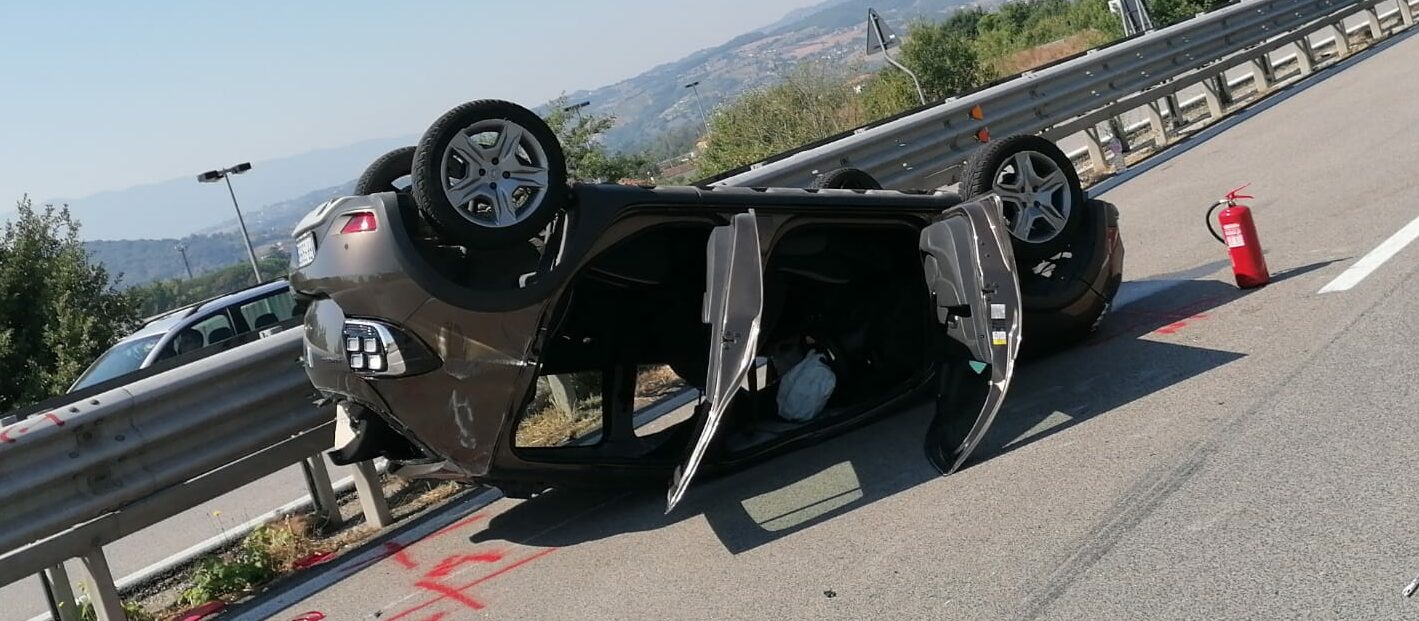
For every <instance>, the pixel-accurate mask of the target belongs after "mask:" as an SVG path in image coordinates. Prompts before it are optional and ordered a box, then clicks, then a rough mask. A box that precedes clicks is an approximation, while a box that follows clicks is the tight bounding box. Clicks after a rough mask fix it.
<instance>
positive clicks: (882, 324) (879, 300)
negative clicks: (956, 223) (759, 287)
mask: <svg viewBox="0 0 1419 621" xmlns="http://www.w3.org/2000/svg"><path fill="white" fill-rule="evenodd" d="M710 231H711V227H710V226H708V225H705V224H686V223H677V224H666V225H661V226H659V227H657V228H654V229H650V230H648V231H645V232H643V233H641V234H639V235H636V236H633V237H631V238H628V239H626V240H624V241H622V242H620V243H619V244H617V245H616V246H613V247H611V248H609V249H607V250H606V251H604V252H602V253H601V254H600V255H599V256H597V257H595V258H594V259H592V260H591V261H590V262H589V263H588V264H587V265H586V266H585V267H584V268H583V269H582V270H581V271H580V273H578V274H577V275H576V276H575V277H574V279H573V282H572V284H571V285H570V286H569V287H568V290H567V294H566V295H565V296H564V298H563V300H562V302H561V305H560V308H558V309H557V312H556V317H557V319H556V320H555V321H554V323H553V324H552V326H551V330H552V334H553V336H552V337H551V339H550V341H549V343H548V344H547V346H546V347H545V349H544V355H543V361H542V362H543V366H542V374H543V378H544V381H539V382H538V384H537V386H538V388H537V389H536V391H535V393H534V394H532V395H529V399H528V404H527V407H526V408H524V409H523V411H522V412H521V414H520V417H519V420H518V432H517V434H515V447H514V448H515V449H529V450H530V451H531V454H529V455H528V456H527V458H528V459H533V460H535V459H538V458H539V457H538V455H539V454H541V453H538V452H539V451H547V452H549V454H548V455H549V459H557V458H556V457H551V456H550V453H555V452H557V451H568V452H571V453H577V452H586V451H590V452H594V453H595V454H596V455H598V456H601V457H608V458H618V457H624V458H636V459H642V460H643V459H646V458H652V459H654V458H657V457H663V458H665V459H669V460H678V459H679V458H680V457H681V456H682V455H683V454H684V451H685V450H686V446H687V444H688V443H690V442H692V441H693V436H694V434H693V433H692V432H693V431H694V428H695V427H696V426H697V424H698V423H699V421H696V420H695V419H693V418H690V419H685V420H681V421H678V422H677V423H676V424H673V425H670V426H668V427H664V428H659V427H661V426H657V428H658V430H657V431H655V432H654V433H650V434H648V435H641V434H636V435H631V434H627V433H621V434H614V433H606V434H598V435H601V436H603V437H601V438H599V439H597V440H596V442H595V444H593V445H592V446H591V447H588V448H585V449H580V448H573V449H567V448H545V447H546V446H547V445H548V444H547V443H545V440H546V438H545V437H540V438H538V437H531V436H533V435H535V434H524V433H523V432H524V430H525V429H526V428H530V427H531V428H535V427H536V425H535V424H533V423H535V422H536V421H537V419H538V418H539V417H545V416H547V411H548V410H549V409H550V408H556V407H558V404H557V403H556V399H554V398H552V396H549V395H548V394H547V393H548V391H550V390H552V389H553V384H552V383H550V382H548V381H545V379H546V378H548V377H550V376H557V377H559V378H567V377H571V378H580V379H578V380H576V381H575V382H574V383H577V384H579V388H580V389H581V390H583V391H584V393H578V399H579V400H580V401H581V403H582V405H583V407H574V409H577V410H578V411H577V412H575V413H571V414H573V415H574V416H579V417H594V418H597V419H598V420H593V421H583V422H584V423H586V424H584V425H583V426H582V429H583V430H584V433H582V434H580V435H581V436H582V437H587V436H589V435H592V434H593V433H594V432H595V431H596V430H599V429H602V428H619V429H625V428H626V427H628V426H629V425H630V417H631V416H632V414H633V408H632V407H631V405H630V404H631V401H632V400H633V398H634V395H633V394H632V393H634V392H635V391H634V390H618V389H617V382H616V381H615V380H612V381H606V380H607V378H614V377H626V376H631V377H634V375H635V373H629V374H628V373H626V372H624V370H626V369H631V370H634V369H643V368H646V367H647V366H652V365H666V366H668V367H669V368H670V369H672V370H673V371H674V373H675V374H676V375H678V376H679V377H680V379H681V380H683V382H684V383H685V384H686V385H688V386H691V387H694V388H698V389H701V390H702V389H703V388H704V385H705V382H706V378H707V367H708V359H709V336H710V330H709V326H708V325H707V324H705V323H703V321H702V318H701V311H702V309H701V305H702V300H703V299H704V292H705V289H706V287H705V281H706V278H707V276H706V248H705V246H706V243H707V241H708V238H709V234H710ZM918 236H919V229H918V228H917V227H916V226H912V225H909V224H905V223H904V224H900V225H876V226H863V225H826V224H825V225H806V226H802V227H799V228H796V229H792V230H790V231H788V232H787V233H786V234H784V235H783V236H782V237H781V238H780V239H778V240H777V241H776V242H774V244H773V246H772V248H771V249H770V253H769V256H768V259H767V261H766V262H765V264H764V274H763V286H764V306H763V313H762V317H761V332H760V337H759V342H758V351H757V356H756V362H755V366H756V369H755V370H754V371H752V372H751V373H750V374H749V378H748V380H747V381H746V382H745V383H744V385H743V386H742V387H741V389H740V390H739V391H738V393H737V395H736V396H735V398H734V400H733V401H732V403H731V406H730V408H729V409H728V411H727V413H726V415H725V419H724V423H723V425H722V427H721V428H720V431H719V433H718V438H719V441H718V442H717V443H716V447H715V449H713V450H714V451H715V452H716V453H717V454H719V455H722V456H727V457H734V456H736V455H738V454H742V453H746V452H753V451H757V450H761V449H766V448H770V447H771V446H772V445H775V444H778V443H779V442H781V441H788V440H791V439H792V438H794V437H798V436H801V435H803V434H805V433H809V432H811V431H812V430H814V429H817V428H821V427H822V426H825V425H830V424H833V423H837V422H843V421H844V420H845V419H851V418H853V417H855V416H857V415H859V414H861V413H863V412H864V411H866V410H867V409H870V408H872V407H874V406H876V405H880V404H882V403H885V402H886V401H887V400H889V399H891V398H893V397H896V396H899V395H901V394H903V393H904V392H907V391H909V390H910V389H911V388H913V387H914V386H916V385H919V384H920V382H921V380H922V378H923V377H924V375H925V373H926V368H927V364H926V362H927V356H928V353H927V341H928V340H929V339H928V334H927V330H928V326H929V325H930V323H929V322H930V321H931V316H930V315H929V314H928V311H929V303H928V299H927V297H926V293H925V288H924V279H923V275H922V266H921V260H920V258H919V256H918V255H919V251H918V250H917V243H918ZM805 361H808V362H807V363H806V364H807V366H804V367H803V368H804V369H807V368H809V367H814V371H813V373H812V374H811V375H812V376H814V377H816V378H817V381H816V383H814V382H808V383H798V384H796V387H795V388H794V389H795V390H800V391H801V390H803V389H812V390H816V391H818V392H819V393H822V392H823V391H824V390H825V389H826V390H828V391H829V394H826V395H821V394H820V395H819V396H820V397H822V396H826V399H825V400H824V402H823V403H822V404H821V406H819V407H817V408H814V409H815V411H809V412H803V411H796V412H793V413H791V415H790V413H789V412H784V411H780V407H779V400H778V399H777V397H778V395H779V392H780V391H781V390H785V389H786V386H787V385H789V384H794V383H795V382H796V381H797V378H795V379H794V380H790V379H788V378H789V377H790V375H798V376H802V375H804V374H803V373H797V374H794V373H793V369H795V367H798V366H799V365H800V364H804V363H805ZM824 368H826V369H827V371H828V372H829V373H824V372H823V369H824ZM827 375H831V379H826V380H825V379H824V378H825V377H826V376H827ZM627 381H629V380H627ZM805 387H807V388H805ZM582 394H585V395H586V396H581V395H582ZM564 400H565V399H564ZM799 401H801V400H800V399H797V398H795V399H791V400H787V402H788V403H797V402H799ZM810 401H811V400H810ZM562 406H563V407H565V404H562ZM586 406H591V407H586ZM798 409H801V408H798ZM617 419H619V420H617ZM573 443H574V444H575V442H573ZM568 457H569V455H568Z"/></svg>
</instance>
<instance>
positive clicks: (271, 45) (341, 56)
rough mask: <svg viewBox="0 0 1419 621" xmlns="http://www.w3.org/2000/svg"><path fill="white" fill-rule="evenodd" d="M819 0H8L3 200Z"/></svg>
mask: <svg viewBox="0 0 1419 621" xmlns="http://www.w3.org/2000/svg"><path fill="white" fill-rule="evenodd" d="M817 1H818V0H698V1H696V2H685V1H684V0H679V1H675V2H672V1H669V0H660V1H656V0H582V1H575V0H544V1H534V0H522V1H520V2H513V1H491V0H464V1H462V2H458V1H454V0H420V1H401V2H375V1H373V0H342V1H338V2H336V1H321V2H318V1H313V0H311V1H307V0H300V1H291V0H284V1H277V0H245V1H242V2H205V1H196V0H189V1H184V2H177V1H173V2H153V1H148V0H128V1H122V2H114V1H109V0H102V1H98V0H94V1H87V2H80V1H65V0H0V28H3V34H0V213H3V212H6V211H9V210H10V208H11V206H12V205H13V203H14V201H15V200H16V199H18V198H19V197H20V195H21V194H22V193H25V192H28V193H29V194H30V196H31V197H32V198H35V199H37V200H39V199H45V198H54V197H67V198H78V197H82V196H87V195H89V194H93V193H95V192H98V191H102V190H113V189H122V188H126V187H130V186H134V185H139V184H143V183H150V182H154V181H162V180H166V179H170V178H173V177H179V176H183V175H189V174H190V175H195V174H196V173H199V172H201V171H203V170H206V169H209V168H215V167H218V166H223V165H228V164H231V163H235V162H238V161H246V160H252V161H260V160H264V159H270V158H273V157H280V156H285V155H293V154H296V153H301V152H304V151H309V150H312V149H316V148H321V147H332V146H340V145H345V144H349V143H353V142H356V141H359V140H362V139H366V138H377V137H393V136H402V135H413V134H418V133H420V132H421V131H422V130H423V129H424V128H425V127H426V126H427V125H428V123H429V122H431V121H432V120H433V119H434V118H435V117H437V116H438V115H439V114H440V113H442V112H443V110H445V109H446V108H449V107H451V106H453V105H455V104H457V103H460V102H463V101H466V100H470V99H480V98H501V99H511V100H513V101H517V102H520V103H523V104H524V105H529V106H531V105H537V104H541V103H543V102H544V101H546V100H547V99H550V98H552V97H554V96H556V95H557V94H558V93H560V92H562V91H568V92H570V91H573V90H576V89H580V88H594V87H597V86H602V85H604V84H609V83H612V82H615V81H617V80H620V79H623V78H628V77H631V76H633V75H635V74H637V73H640V72H641V71H643V70H645V69H649V68H650V67H653V66H655V65H658V64H661V63H664V62H668V61H672V60H676V59H678V58H680V57H681V56H684V55H685V54H687V53H690V52H693V51H695V50H698V49H702V48H705V47H710V46H713V45H717V44H719V43H722V42H724V41H726V40H728V39H729V38H731V37H733V36H735V35H737V34H740V33H742V32H746V31H749V30H752V29H754V28H757V27H760V26H764V25H767V24H769V23H771V22H773V21H774V20H776V19H778V18H779V17H781V16H782V15H783V14H784V13H786V12H788V11H789V10H791V9H793V8H797V7H800V6H807V5H811V4H815V3H816V2H817ZM194 183H195V182H194Z"/></svg>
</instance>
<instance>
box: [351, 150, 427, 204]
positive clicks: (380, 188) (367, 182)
mask: <svg viewBox="0 0 1419 621" xmlns="http://www.w3.org/2000/svg"><path fill="white" fill-rule="evenodd" d="M413 168H414V147H412V146H410V147H400V148H398V149H395V150H393V151H390V152H389V153H385V154H384V155H381V156H379V159H376V160H375V161H374V163H373V164H370V165H369V168H366V169H365V174H363V175H360V180H359V181H356V182H355V194H358V195H361V196H364V195H366V194H377V193H379V192H399V193H408V192H409V189H410V187H409V184H407V183H405V184H399V185H396V184H395V182H396V181H399V180H400V179H401V178H404V177H408V176H409V171H410V170H412V169H413Z"/></svg>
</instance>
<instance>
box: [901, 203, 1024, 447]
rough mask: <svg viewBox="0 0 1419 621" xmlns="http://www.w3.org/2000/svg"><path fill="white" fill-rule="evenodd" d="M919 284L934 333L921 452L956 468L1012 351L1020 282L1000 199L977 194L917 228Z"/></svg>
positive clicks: (997, 399)
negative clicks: (929, 414) (931, 395)
mask: <svg viewBox="0 0 1419 621" xmlns="http://www.w3.org/2000/svg"><path fill="white" fill-rule="evenodd" d="M920 248H921V251H922V261H923V267H924V268H925V276H926V286H927V290H928V291H929V293H930V295H931V299H932V303H933V305H934V307H935V311H936V325H937V329H938V330H939V331H940V332H939V335H940V337H941V348H940V354H941V356H940V359H939V362H938V364H940V369H939V371H938V377H939V381H940V384H939V385H938V392H937V395H936V416H935V418H933V419H932V421H931V426H930V428H929V429H928V430H927V434H926V455H927V458H928V459H929V460H930V461H931V463H932V465H934V466H936V468H937V469H938V470H940V471H941V473H942V474H951V473H952V472H955V471H956V470H958V469H960V468H961V466H962V465H964V464H965V462H966V460H967V459H968V458H969V457H970V455H971V452H972V451H974V450H975V448H976V445H977V444H979V443H980V440H981V438H982V437H983V436H984V435H985V432H986V430H987V429H988V428H989V427H990V424H991V422H992V421H993V420H994V419H995V415H996V413H997V412H999V410H1000V405H1001V403H1002V402H1004V400H1005V393H1006V391H1007V390H1009V388H1010V380H1011V378H1012V377H1013V375H1014V373H1015V357H1016V355H1017V354H1018V352H1019V349H1020V320H1021V314H1022V313H1021V307H1020V283H1019V279H1018V278H1017V276H1016V272H1015V259H1014V255H1013V253H1012V252H1011V247H1010V233H1009V232H1008V230H1007V229H1006V225H1005V219H1004V217H1003V216H1002V212H1001V205H1000V199H998V198H997V197H995V196H994V195H986V196H982V197H980V198H978V199H975V200H973V201H970V202H967V203H963V204H961V205H958V206H957V207H954V208H952V209H950V210H947V211H946V212H945V213H943V214H942V217H941V219H940V220H938V221H937V222H935V223H933V224H931V225H928V226H927V227H926V228H924V229H922V232H921V244H920Z"/></svg>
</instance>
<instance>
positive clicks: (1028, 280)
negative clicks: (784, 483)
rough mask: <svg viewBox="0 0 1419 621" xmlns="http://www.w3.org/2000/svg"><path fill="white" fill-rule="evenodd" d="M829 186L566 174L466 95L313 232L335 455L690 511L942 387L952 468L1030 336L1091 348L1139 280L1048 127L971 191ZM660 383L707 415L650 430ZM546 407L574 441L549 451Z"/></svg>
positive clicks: (517, 490)
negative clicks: (757, 470) (1128, 287)
mask: <svg viewBox="0 0 1419 621" xmlns="http://www.w3.org/2000/svg"><path fill="white" fill-rule="evenodd" d="M405 177H407V178H408V179H409V180H410V181H409V182H408V183H401V182H400V180H401V179H402V178H405ZM815 185H817V186H819V187H815V188H734V187H708V186H705V187H664V186H662V187H653V186H622V185H611V184H571V185H568V184H567V182H566V169H565V162H564V159H563V156H562V153H561V149H560V146H559V145H558V143H557V140H556V138H555V136H554V135H553V134H552V132H551V131H550V130H549V129H548V128H547V126H546V125H545V124H544V123H543V122H542V121H541V119H539V118H538V117H537V116H536V115H535V114H533V113H532V112H530V111H528V110H526V109H524V108H521V107H519V106H516V105H514V104H509V103H506V102H499V101H479V102H472V103H469V104H465V105H463V106H460V107H458V108H455V109H454V110H452V111H450V112H449V113H447V114H445V115H444V116H443V117H441V118H440V119H439V120H438V121H436V122H435V123H434V124H433V125H432V126H431V127H430V129H429V130H428V132H427V133H426V134H425V135H424V136H423V138H422V139H421V140H420V143H419V145H418V146H417V147H416V148H409V149H403V150H399V151H396V152H394V153H391V154H389V155H388V156H386V157H384V158H381V159H380V160H379V161H377V162H376V163H375V164H374V165H373V166H371V168H370V170H369V171H367V173H366V175H365V176H364V177H363V178H361V180H360V182H359V184H358V186H357V192H358V193H359V194H360V195H359V196H350V197H343V198H339V199H335V200H333V201H330V202H328V203H325V204H323V205H321V206H320V207H318V208H316V209H315V210H314V211H313V212H312V213H310V214H309V215H307V216H306V218H305V219H304V220H303V221H302V222H301V223H300V224H299V225H298V226H297V228H296V230H295V232H294V235H295V237H296V240H297V252H296V253H295V255H294V257H293V263H294V265H293V271H292V274H291V278H290V282H291V287H292V289H293V291H294V292H295V293H296V295H297V297H298V298H299V299H301V300H303V301H304V303H305V304H307V309H306V311H305V312H306V315H305V317H306V320H305V347H306V351H305V357H304V359H305V365H306V370H307V373H308V374H309V376H310V378H311V381H312V383H313V384H314V385H315V386H316V388H318V389H319V390H320V391H321V392H322V393H323V394H324V395H326V396H327V397H329V398H332V399H334V400H335V401H336V402H337V403H338V404H339V412H340V423H341V431H340V432H338V433H337V449H336V450H335V451H334V452H332V456H333V457H334V458H335V459H336V461H339V462H346V463H348V462H352V461H356V460H362V459H369V458H372V457H376V456H385V457H387V458H389V459H390V460H391V461H392V462H393V464H394V465H393V468H394V470H395V471H396V472H399V473H401V474H405V475H414V476H431V477H447V478H459V479H464V480H472V481H479V482H483V483H487V484H491V485H495V486H498V487H500V488H502V489H503V490H504V491H505V492H506V493H508V494H509V495H514V496H521V495H527V494H532V493H536V492H538V491H541V490H543V489H546V488H548V487H558V486H587V485H608V484H612V485H614V484H625V483H634V482H654V481H664V480H666V479H667V478H668V479H669V480H670V492H669V497H668V503H667V504H668V506H667V510H669V509H672V508H673V507H674V506H675V504H676V503H677V502H679V500H680V499H681V498H682V497H683V495H684V493H685V491H686V489H687V487H688V485H689V484H690V483H691V481H692V480H694V478H695V477H696V476H697V474H704V473H707V472H713V471H721V470H725V469H729V468H734V467H738V466H742V465H744V464H747V463H750V462H752V461H755V460H757V459H761V458H764V457H766V456H769V455H773V454H777V453H779V452H782V451H786V450H791V449H793V448H796V447H800V446H803V445H806V444H808V443H811V442H814V441H816V440H818V439H821V438H822V437H824V436H826V435H829V434H834V433H839V432H841V431H843V430H845V429H847V428H849V427H851V426H854V425H858V424H861V423H863V422H866V421H870V420H872V419H874V418H876V417H879V416H883V415H886V414H889V413H892V412H895V411H898V410H900V409H901V408H902V406H903V405H904V404H906V403H908V402H912V401H916V400H920V399H923V398H934V399H935V402H936V416H935V419H934V420H933V422H932V423H931V425H930V428H929V429H927V430H925V434H924V435H925V446H926V455H927V458H928V459H929V460H930V461H931V463H933V464H934V465H935V466H936V467H937V468H939V469H940V470H941V471H942V472H943V473H950V472H952V471H954V470H956V469H958V468H960V467H961V466H962V465H963V464H964V463H965V461H966V459H967V458H968V457H969V455H970V453H971V451H972V449H973V448H974V447H975V445H976V444H977V443H978V442H979V441H980V439H981V437H982V436H983V434H984V433H985V431H986V429H987V428H988V427H989V425H990V423H991V421H992V419H993V417H994V416H995V414H996V412H997V411H998V410H999V408H1000V405H1001V402H1002V401H1003V399H1004V397H1005V394H1006V391H1007V389H1008V388H1009V385H1010V380H1011V376H1012V374H1013V372H1014V367H1015V364H1016V358H1017V355H1018V354H1019V352H1020V347H1021V344H1022V342H1024V343H1031V342H1032V341H1038V342H1039V343H1040V344H1041V346H1049V347H1053V346H1058V345H1062V344H1066V343H1068V342H1071V341H1074V340H1077V339H1079V338H1082V337H1083V336H1084V335H1086V334H1087V333H1088V332H1089V331H1090V330H1092V329H1093V327H1094V326H1095V325H1096V324H1097V322H1098V320H1099V319H1100V318H1101V317H1102V315H1103V314H1104V312H1105V310H1106V309H1107V306H1108V302H1109V300H1110V299H1111V297H1112V296H1113V293H1114V292H1115V291H1116V289H1117V287H1118V282H1119V280H1120V277H1121V270H1122V257H1123V248H1122V244H1121V242H1120V240H1119V237H1118V233H1117V221H1116V220H1117V214H1116V212H1115V211H1114V210H1113V208H1112V206H1110V205H1108V204H1106V203H1103V202H1100V201H1093V200H1088V201H1086V200H1084V197H1083V194H1082V192H1081V191H1080V189H1079V182H1078V179H1077V177H1076V176H1075V173H1074V171H1073V168H1072V166H1071V165H1070V162H1069V160H1068V159H1067V158H1066V157H1065V156H1064V155H1063V153H1061V152H1059V150H1058V149H1057V148H1055V147H1054V145H1053V144H1051V143H1049V142H1048V141H1045V140H1043V139H1040V138H1037V137H1033V136H1020V137H1010V138H1006V139H1004V140H1000V141H996V142H993V143H989V144H987V145H986V146H984V147H983V148H982V149H980V151H979V152H978V153H977V154H976V155H975V156H973V157H972V158H971V161H970V162H969V163H968V165H967V168H966V173H965V176H964V178H963V182H962V189H963V191H965V192H966V194H967V196H966V197H965V198H963V197H962V196H960V195H958V194H955V193H950V192H902V191H893V190H881V189H876V183H875V182H874V181H873V180H872V179H871V177H870V176H868V175H866V174H865V173H863V172H862V171H856V170H841V171H833V172H830V173H827V174H825V175H823V176H821V177H820V178H819V182H818V183H817V184H815ZM1022 332H1023V339H1022ZM648 381H654V382H658V388H659V392H660V393H662V394H661V395H659V396H661V397H664V398H663V399H661V401H665V400H666V399H674V398H677V397H679V398H680V399H681V401H690V402H693V407H692V408H691V407H689V406H688V405H687V406H686V407H684V408H682V411H683V412H684V413H686V414H687V415H683V416H679V417H678V418H677V417H671V416H667V417H665V418H663V419H662V420H660V421H657V422H655V423H649V424H648V421H644V420H638V419H637V417H636V416H635V415H636V412H637V406H638V405H644V404H645V402H647V401H654V399H653V398H652V397H654V396H656V395H648V394H647V392H648V391H647V390H645V389H644V388H645V385H646V384H647V383H648ZM649 392H655V391H649ZM686 397H688V398H686ZM672 405H673V404H672ZM660 409H662V410H668V409H671V408H664V407H662V408H660ZM552 410H559V411H560V412H561V414H562V415H561V420H563V421H565V420H572V421H573V422H574V423H575V424H574V427H575V428H574V429H573V430H572V431H571V432H565V430H564V429H563V430H562V431H560V432H558V433H560V435H558V434H557V433H554V434H552V437H553V440H552V441H548V440H547V439H546V437H547V434H541V435H540V436H539V434H538V431H539V425H542V426H546V423H547V421H548V420H549V415H548V412H549V411H552ZM642 411H644V410H642Z"/></svg>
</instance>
